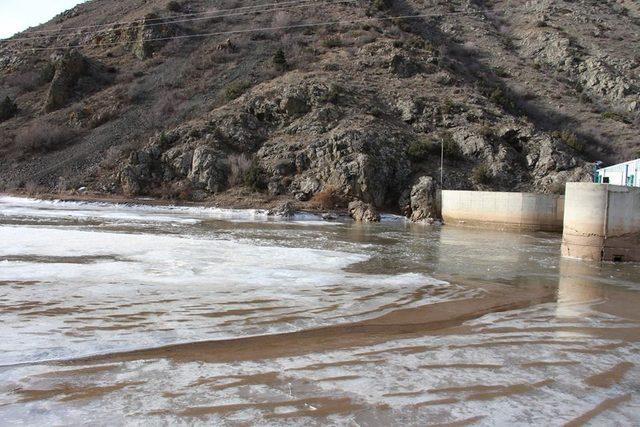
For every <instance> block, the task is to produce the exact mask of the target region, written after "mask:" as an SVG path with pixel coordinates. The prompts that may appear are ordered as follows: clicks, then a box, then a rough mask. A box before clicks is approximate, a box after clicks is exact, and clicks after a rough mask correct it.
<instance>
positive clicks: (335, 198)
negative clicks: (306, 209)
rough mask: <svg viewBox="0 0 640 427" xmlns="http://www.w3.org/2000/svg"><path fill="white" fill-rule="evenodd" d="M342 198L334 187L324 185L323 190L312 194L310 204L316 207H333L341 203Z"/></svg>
mask: <svg viewBox="0 0 640 427" xmlns="http://www.w3.org/2000/svg"><path fill="white" fill-rule="evenodd" d="M342 202H343V200H342V197H341V196H340V193H339V192H338V190H337V189H336V188H335V187H331V186H329V187H325V188H324V190H322V191H319V192H318V193H316V194H314V195H313V197H312V198H311V204H312V205H314V206H315V207H316V208H318V209H324V210H326V209H334V208H336V207H338V206H340V205H341V204H342Z"/></svg>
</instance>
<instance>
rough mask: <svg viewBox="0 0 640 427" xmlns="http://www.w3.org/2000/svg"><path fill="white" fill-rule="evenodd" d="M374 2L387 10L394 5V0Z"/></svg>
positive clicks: (375, 5)
mask: <svg viewBox="0 0 640 427" xmlns="http://www.w3.org/2000/svg"><path fill="white" fill-rule="evenodd" d="M372 4H373V7H375V8H376V9H378V10H387V9H389V8H391V6H392V5H393V0H373V2H372Z"/></svg>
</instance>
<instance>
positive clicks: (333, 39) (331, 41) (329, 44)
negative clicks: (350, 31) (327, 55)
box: [322, 37, 343, 49]
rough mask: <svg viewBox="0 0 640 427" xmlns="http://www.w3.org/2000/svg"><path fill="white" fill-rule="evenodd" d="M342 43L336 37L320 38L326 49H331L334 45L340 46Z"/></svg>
mask: <svg viewBox="0 0 640 427" xmlns="http://www.w3.org/2000/svg"><path fill="white" fill-rule="evenodd" d="M342 45H343V42H342V39H340V38H338V37H329V38H326V39H324V40H322V46H324V47H326V48H327V49H333V48H335V47H340V46H342Z"/></svg>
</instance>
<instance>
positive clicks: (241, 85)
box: [224, 81, 251, 101]
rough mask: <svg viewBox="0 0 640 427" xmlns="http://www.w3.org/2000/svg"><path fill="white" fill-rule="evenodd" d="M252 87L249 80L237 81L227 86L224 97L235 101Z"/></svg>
mask: <svg viewBox="0 0 640 427" xmlns="http://www.w3.org/2000/svg"><path fill="white" fill-rule="evenodd" d="M250 87H251V84H249V83H248V82H245V81H235V82H233V83H231V84H230V85H229V86H227V88H226V89H225V91H224V97H225V98H226V99H227V101H233V100H234V99H236V98H238V97H239V96H240V95H242V94H243V93H245V92H246V91H247V89H249V88H250Z"/></svg>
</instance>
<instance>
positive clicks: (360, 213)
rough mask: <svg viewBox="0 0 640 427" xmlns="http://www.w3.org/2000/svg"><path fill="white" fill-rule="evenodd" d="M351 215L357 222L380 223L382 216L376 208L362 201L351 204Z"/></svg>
mask: <svg viewBox="0 0 640 427" xmlns="http://www.w3.org/2000/svg"><path fill="white" fill-rule="evenodd" d="M349 215H350V216H351V218H353V219H354V221H356V222H380V214H379V213H378V211H377V210H376V208H374V207H373V206H372V205H371V204H369V203H365V202H363V201H361V200H355V201H353V202H351V203H349Z"/></svg>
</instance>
